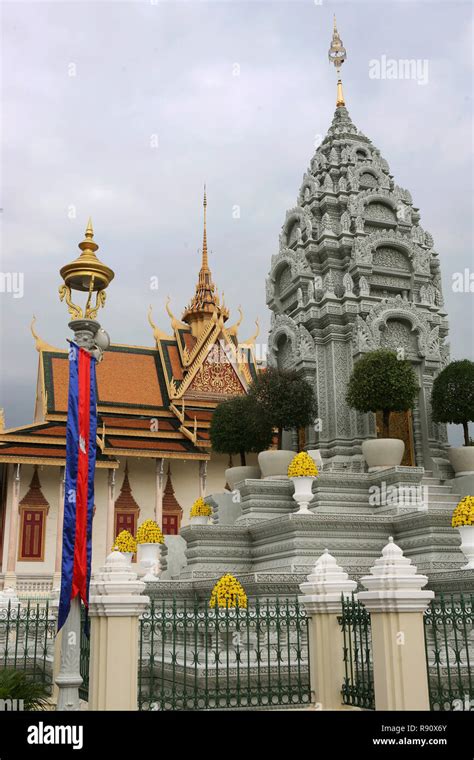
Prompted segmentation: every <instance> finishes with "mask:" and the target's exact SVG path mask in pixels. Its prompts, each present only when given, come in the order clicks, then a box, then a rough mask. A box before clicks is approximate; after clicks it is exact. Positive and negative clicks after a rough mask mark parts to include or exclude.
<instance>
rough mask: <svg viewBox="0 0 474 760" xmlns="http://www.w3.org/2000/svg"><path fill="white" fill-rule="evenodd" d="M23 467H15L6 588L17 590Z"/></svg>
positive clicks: (4, 583)
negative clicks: (19, 509)
mask: <svg viewBox="0 0 474 760" xmlns="http://www.w3.org/2000/svg"><path fill="white" fill-rule="evenodd" d="M20 472H21V465H19V464H14V465H13V481H12V492H11V500H10V529H9V531H8V555H7V569H6V573H5V578H4V582H3V587H4V588H16V558H17V553H18V505H19V503H20V486H21V477H20Z"/></svg>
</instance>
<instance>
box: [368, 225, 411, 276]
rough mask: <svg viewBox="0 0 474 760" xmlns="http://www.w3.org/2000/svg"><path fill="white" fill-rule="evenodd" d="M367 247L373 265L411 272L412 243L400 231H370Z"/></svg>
mask: <svg viewBox="0 0 474 760" xmlns="http://www.w3.org/2000/svg"><path fill="white" fill-rule="evenodd" d="M367 247H368V250H369V251H370V253H371V254H372V266H373V267H375V268H377V267H382V268H388V269H392V270H393V269H400V270H403V271H405V272H407V273H408V272H409V273H412V272H413V269H414V266H413V255H414V252H413V245H412V243H411V242H410V241H409V240H407V238H406V236H404V235H402V234H401V233H399V232H390V231H387V232H385V231H384V232H375V233H370V234H369V236H368V239H367ZM392 252H393V253H392Z"/></svg>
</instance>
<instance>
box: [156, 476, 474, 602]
mask: <svg viewBox="0 0 474 760" xmlns="http://www.w3.org/2000/svg"><path fill="white" fill-rule="evenodd" d="M452 487H453V481H452V480H449V481H442V480H440V479H438V478H434V477H432V476H431V473H426V472H425V471H424V469H423V468H422V467H395V468H393V469H390V470H384V471H381V472H376V473H339V472H323V473H321V474H320V476H319V477H318V478H317V479H316V480H315V482H314V484H313V493H314V497H313V501H312V502H311V504H310V510H311V514H310V515H299V514H296V511H297V509H298V506H297V504H296V502H295V501H294V500H293V498H292V493H293V484H292V483H291V481H288V480H281V481H277V480H273V481H264V480H246V481H244V482H242V483H240V484H238V486H237V488H238V491H239V493H240V501H239V497H238V495H237V497H236V493H235V492H234V494H219V495H216V496H214V497H210V498H208V501H209V502H210V503H211V504H212V505H213V507H214V523H213V524H211V525H189V526H186V527H184V528H183V529H182V531H181V537H177V538H178V539H179V541H180V542H181V545H182V547H183V548H184V544H183V543H182V541H183V539H184V541H185V542H186V549H185V556H186V564H185V566H184V567H183V569H182V570H181V571H180V573H179V576H172V575H170V573H166V574H165V575H164V577H163V579H162V580H161V581H160V584H159V585H160V594H165V595H167V593H168V592H167V588H168V586H169V593H171V591H172V589H173V588H174V590H175V591H177V590H178V586H179V588H180V589H181V592H182V593H183V594H184V595H185V596H187V594H188V590H189V591H190V590H191V588H192V589H193V593H196V594H197V595H198V596H201V595H206V594H207V592H208V590H209V589H210V588H211V587H212V584H213V582H214V581H215V579H216V578H218V577H220V576H221V575H222V574H223V573H224V572H230V573H233V574H235V575H237V576H238V577H239V579H241V580H242V582H244V583H245V585H246V588H248V592H249V593H251V594H252V595H254V594H255V595H261V594H262V593H263V594H267V595H274V594H275V595H276V594H278V593H291V592H293V593H297V590H298V585H299V583H300V582H301V581H302V580H304V578H305V577H306V576H307V575H308V573H309V572H310V571H311V569H312V567H313V565H314V563H315V560H316V559H317V558H318V557H319V556H320V554H321V553H322V552H323V551H324V549H326V548H327V549H329V551H330V552H331V554H332V555H333V556H335V557H336V559H337V561H338V563H339V564H340V565H342V567H343V568H344V570H345V571H346V572H347V573H348V574H349V576H350V577H351V578H353V579H354V580H358V579H359V578H360V577H361V576H362V575H365V574H367V573H368V572H369V569H370V567H371V566H372V565H373V564H374V561H375V559H377V558H378V557H379V556H380V552H381V550H382V547H383V546H384V545H385V544H386V542H387V538H388V536H393V538H394V540H395V542H396V543H397V544H398V545H399V546H400V547H401V548H402V549H403V551H404V553H405V556H407V557H409V558H410V559H411V560H412V561H413V563H414V564H416V565H417V567H418V569H419V572H421V573H423V574H426V575H428V576H429V578H430V584H431V585H432V587H434V586H435V585H436V586H438V587H439V588H440V590H441V589H442V590H444V591H451V590H453V591H456V590H461V589H464V590H469V591H472V590H474V571H463V570H461V568H462V566H463V565H465V564H466V559H465V557H464V555H463V554H462V552H461V551H460V549H459V545H460V537H459V534H458V532H457V531H456V530H454V529H453V528H452V527H451V515H452V511H453V509H454V507H455V505H456V503H457V501H458V500H459V496H458V495H457V494H455V493H453V491H452ZM377 501H378V503H377ZM181 551H182V549H181ZM182 564H184V558H183V562H182Z"/></svg>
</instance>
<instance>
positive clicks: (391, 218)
mask: <svg viewBox="0 0 474 760" xmlns="http://www.w3.org/2000/svg"><path fill="white" fill-rule="evenodd" d="M365 218H366V219H368V220H369V221H375V222H385V223H387V224H396V223H397V217H396V214H395V212H394V210H393V209H392V208H390V206H387V205H386V204H385V203H380V202H379V201H374V202H373V203H369V204H368V206H366V209H365Z"/></svg>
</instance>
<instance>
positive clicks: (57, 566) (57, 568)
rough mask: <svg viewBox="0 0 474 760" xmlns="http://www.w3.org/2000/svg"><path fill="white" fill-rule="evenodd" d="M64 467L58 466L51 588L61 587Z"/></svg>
mask: <svg viewBox="0 0 474 760" xmlns="http://www.w3.org/2000/svg"><path fill="white" fill-rule="evenodd" d="M65 485H66V468H65V467H60V468H59V493H58V513H57V518H56V554H55V558H54V575H53V589H54V590H55V589H60V588H61V563H62V557H63V522H64V489H65Z"/></svg>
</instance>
